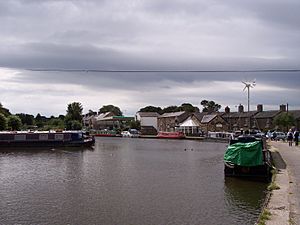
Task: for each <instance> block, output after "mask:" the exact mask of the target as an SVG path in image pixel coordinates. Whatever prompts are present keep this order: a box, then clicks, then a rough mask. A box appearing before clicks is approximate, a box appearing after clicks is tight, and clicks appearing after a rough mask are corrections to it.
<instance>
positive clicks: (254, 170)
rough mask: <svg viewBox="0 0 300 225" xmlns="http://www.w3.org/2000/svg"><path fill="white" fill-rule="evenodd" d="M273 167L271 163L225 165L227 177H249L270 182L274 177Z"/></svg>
mask: <svg viewBox="0 0 300 225" xmlns="http://www.w3.org/2000/svg"><path fill="white" fill-rule="evenodd" d="M271 169H272V168H271V167H270V166H269V165H261V166H253V167H245V166H238V165H233V166H232V165H231V166H228V165H227V164H225V165H224V175H225V177H238V178H247V179H252V180H260V181H266V182H269V181H270V180H271V177H272V173H271Z"/></svg>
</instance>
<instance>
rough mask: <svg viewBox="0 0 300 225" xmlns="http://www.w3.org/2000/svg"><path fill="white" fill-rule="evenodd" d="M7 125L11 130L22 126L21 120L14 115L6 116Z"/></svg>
mask: <svg viewBox="0 0 300 225" xmlns="http://www.w3.org/2000/svg"><path fill="white" fill-rule="evenodd" d="M7 126H8V128H9V129H11V130H20V129H21V127H22V121H21V119H20V117H18V116H15V115H10V116H9V117H8V118H7Z"/></svg>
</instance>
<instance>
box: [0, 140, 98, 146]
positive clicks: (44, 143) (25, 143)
mask: <svg viewBox="0 0 300 225" xmlns="http://www.w3.org/2000/svg"><path fill="white" fill-rule="evenodd" d="M94 143H95V140H94V139H88V140H82V141H1V142H0V147H4V148H27V147H91V146H92V145H94Z"/></svg>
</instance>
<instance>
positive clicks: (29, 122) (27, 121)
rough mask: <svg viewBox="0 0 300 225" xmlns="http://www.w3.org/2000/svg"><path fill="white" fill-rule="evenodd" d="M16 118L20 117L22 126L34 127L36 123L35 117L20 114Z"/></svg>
mask: <svg viewBox="0 0 300 225" xmlns="http://www.w3.org/2000/svg"><path fill="white" fill-rule="evenodd" d="M16 116H18V117H20V119H21V121H22V124H24V125H33V123H34V116H33V115H29V114H25V113H18V114H16Z"/></svg>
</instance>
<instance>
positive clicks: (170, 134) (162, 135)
mask: <svg viewBox="0 0 300 225" xmlns="http://www.w3.org/2000/svg"><path fill="white" fill-rule="evenodd" d="M157 137H158V138H167V139H182V138H185V135H184V133H183V132H180V131H176V132H162V131H160V132H158V134H157Z"/></svg>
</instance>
